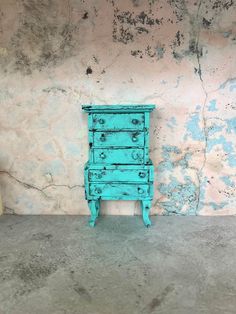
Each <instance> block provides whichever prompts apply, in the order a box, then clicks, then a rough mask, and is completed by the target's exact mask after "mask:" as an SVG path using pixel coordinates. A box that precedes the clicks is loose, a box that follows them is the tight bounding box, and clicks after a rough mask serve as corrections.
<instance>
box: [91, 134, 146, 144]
mask: <svg viewBox="0 0 236 314" xmlns="http://www.w3.org/2000/svg"><path fill="white" fill-rule="evenodd" d="M93 143H94V147H118V146H120V147H122V146H123V147H143V146H144V132H137V131H133V132H127V131H126V132H93Z"/></svg>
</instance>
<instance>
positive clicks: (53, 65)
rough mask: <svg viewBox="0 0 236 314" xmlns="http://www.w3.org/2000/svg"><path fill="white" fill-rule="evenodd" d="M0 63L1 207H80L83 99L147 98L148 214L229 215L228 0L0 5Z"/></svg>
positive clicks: (235, 57)
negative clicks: (151, 170) (151, 187)
mask: <svg viewBox="0 0 236 314" xmlns="http://www.w3.org/2000/svg"><path fill="white" fill-rule="evenodd" d="M0 66H1V68H0V117H1V120H0V127H1V133H0V137H1V146H0V168H1V172H0V184H1V192H2V196H3V201H4V204H5V208H6V212H9V213H16V214H61V213H65V214H87V213H88V208H87V204H86V202H85V200H84V189H83V166H84V163H85V162H86V160H87V156H88V149H87V116H86V115H85V114H84V113H82V111H81V105H82V104H130V103H135V104H147V103H154V104H156V106H157V110H156V111H155V112H154V113H153V114H152V119H151V134H150V135H151V158H152V159H153V161H154V164H155V170H156V183H155V199H154V201H153V208H152V213H153V214H155V213H160V214H164V215H168V214H186V215H188V214H201V215H221V214H236V140H235V139H236V1H233V0H224V1H219V0H195V1H194V0H186V1H184V0H133V1H131V0H88V1H83V0H1V1H0ZM102 206H103V212H104V213H114V214H117V213H120V214H134V213H135V214H136V213H139V212H140V209H139V204H138V203H137V202H114V203H112V202H106V204H102Z"/></svg>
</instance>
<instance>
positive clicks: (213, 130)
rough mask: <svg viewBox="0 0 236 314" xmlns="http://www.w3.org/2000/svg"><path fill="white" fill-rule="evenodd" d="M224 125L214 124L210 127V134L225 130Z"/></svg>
mask: <svg viewBox="0 0 236 314" xmlns="http://www.w3.org/2000/svg"><path fill="white" fill-rule="evenodd" d="M223 128H224V126H223V125H217V124H213V125H211V126H210V127H209V128H208V136H210V135H213V134H215V133H218V132H221V131H222V130H223Z"/></svg>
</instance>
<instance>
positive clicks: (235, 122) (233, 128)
mask: <svg viewBox="0 0 236 314" xmlns="http://www.w3.org/2000/svg"><path fill="white" fill-rule="evenodd" d="M225 121H226V123H227V129H226V131H227V133H235V134H236V118H232V119H228V120H225Z"/></svg>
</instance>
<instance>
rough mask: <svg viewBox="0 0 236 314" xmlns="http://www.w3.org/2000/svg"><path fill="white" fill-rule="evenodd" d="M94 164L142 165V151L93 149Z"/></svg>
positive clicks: (139, 149) (138, 149)
mask: <svg viewBox="0 0 236 314" xmlns="http://www.w3.org/2000/svg"><path fill="white" fill-rule="evenodd" d="M93 158H94V162H95V163H99V164H142V163H143V162H144V151H143V149H141V148H136V149H132V148H114V149H105V148H104V149H101V148H95V149H93Z"/></svg>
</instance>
